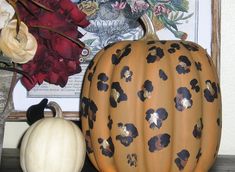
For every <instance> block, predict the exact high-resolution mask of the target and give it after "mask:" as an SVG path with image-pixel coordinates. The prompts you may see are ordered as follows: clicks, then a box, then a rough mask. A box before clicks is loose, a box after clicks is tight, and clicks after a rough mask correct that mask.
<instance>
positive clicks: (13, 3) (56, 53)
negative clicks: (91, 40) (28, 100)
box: [0, 0, 89, 90]
mask: <svg viewBox="0 0 235 172" xmlns="http://www.w3.org/2000/svg"><path fill="white" fill-rule="evenodd" d="M88 25H89V21H88V20H87V19H86V14H85V13H83V12H82V11H80V10H79V8H78V7H77V5H76V4H74V3H72V2H71V1H70V0H59V1H55V0H0V53H1V54H0V69H3V70H9V71H15V72H18V73H20V74H23V75H22V77H21V81H22V84H23V85H24V86H25V88H26V89H27V90H30V89H32V88H33V87H34V86H35V85H36V84H41V83H42V82H43V81H46V82H48V83H51V84H55V85H60V86H61V87H63V86H65V85H66V83H67V80H68V77H69V76H71V75H73V74H76V73H79V72H80V71H81V67H80V60H79V59H80V54H81V52H82V49H83V48H84V46H85V45H84V43H82V42H81V41H80V38H81V37H82V36H83V35H82V34H81V33H80V32H79V31H78V29H77V28H78V27H86V26H88Z"/></svg>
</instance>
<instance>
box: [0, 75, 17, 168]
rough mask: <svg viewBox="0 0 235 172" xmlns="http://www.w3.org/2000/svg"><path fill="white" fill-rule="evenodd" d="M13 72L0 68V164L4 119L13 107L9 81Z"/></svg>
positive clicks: (10, 81)
mask: <svg viewBox="0 0 235 172" xmlns="http://www.w3.org/2000/svg"><path fill="white" fill-rule="evenodd" d="M13 75H14V74H13V72H9V71H5V70H0V164H1V156H2V148H3V138H4V129H5V121H6V118H7V117H8V116H9V114H10V112H11V111H12V109H14V108H13V100H12V93H11V92H12V90H11V83H12V78H13Z"/></svg>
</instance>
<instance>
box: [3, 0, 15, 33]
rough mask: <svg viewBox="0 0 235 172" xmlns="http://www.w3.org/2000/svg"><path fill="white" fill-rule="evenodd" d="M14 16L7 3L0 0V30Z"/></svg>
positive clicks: (13, 11)
mask: <svg viewBox="0 0 235 172" xmlns="http://www.w3.org/2000/svg"><path fill="white" fill-rule="evenodd" d="M14 14H15V10H14V8H13V7H12V6H11V5H10V4H9V3H8V2H7V1H5V0H0V29H2V28H3V27H5V26H6V25H7V24H8V23H9V21H10V20H11V19H12V17H13V15H14Z"/></svg>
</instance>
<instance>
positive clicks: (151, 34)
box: [140, 14, 159, 40]
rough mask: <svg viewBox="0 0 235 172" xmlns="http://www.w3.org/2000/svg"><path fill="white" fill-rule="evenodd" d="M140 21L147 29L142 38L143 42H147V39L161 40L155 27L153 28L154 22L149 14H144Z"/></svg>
mask: <svg viewBox="0 0 235 172" xmlns="http://www.w3.org/2000/svg"><path fill="white" fill-rule="evenodd" d="M140 19H141V21H142V22H143V24H144V27H145V34H144V37H143V38H141V40H147V39H154V40H159V38H158V36H157V33H156V30H155V27H154V26H153V23H152V20H151V19H150V18H149V16H148V15H147V14H144V15H142V16H141V17H140Z"/></svg>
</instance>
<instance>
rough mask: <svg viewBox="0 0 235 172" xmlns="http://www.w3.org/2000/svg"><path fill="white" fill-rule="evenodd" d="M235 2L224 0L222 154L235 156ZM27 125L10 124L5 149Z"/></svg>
mask: <svg viewBox="0 0 235 172" xmlns="http://www.w3.org/2000/svg"><path fill="white" fill-rule="evenodd" d="M234 11H235V1H234V0H222V16H221V22H222V26H221V27H222V28H221V31H222V33H221V37H222V42H221V43H222V47H221V48H222V50H221V53H222V56H221V91H222V96H223V97H222V99H223V133H222V141H221V146H220V151H219V153H220V154H233V155H235V15H234ZM27 127H28V125H27V124H26V123H23V122H20V123H15V122H14V123H13V122H8V123H7V125H6V132H5V138H4V147H16V146H17V144H18V140H19V138H20V136H21V135H22V133H23V132H24V131H25V130H26V128H27Z"/></svg>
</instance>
